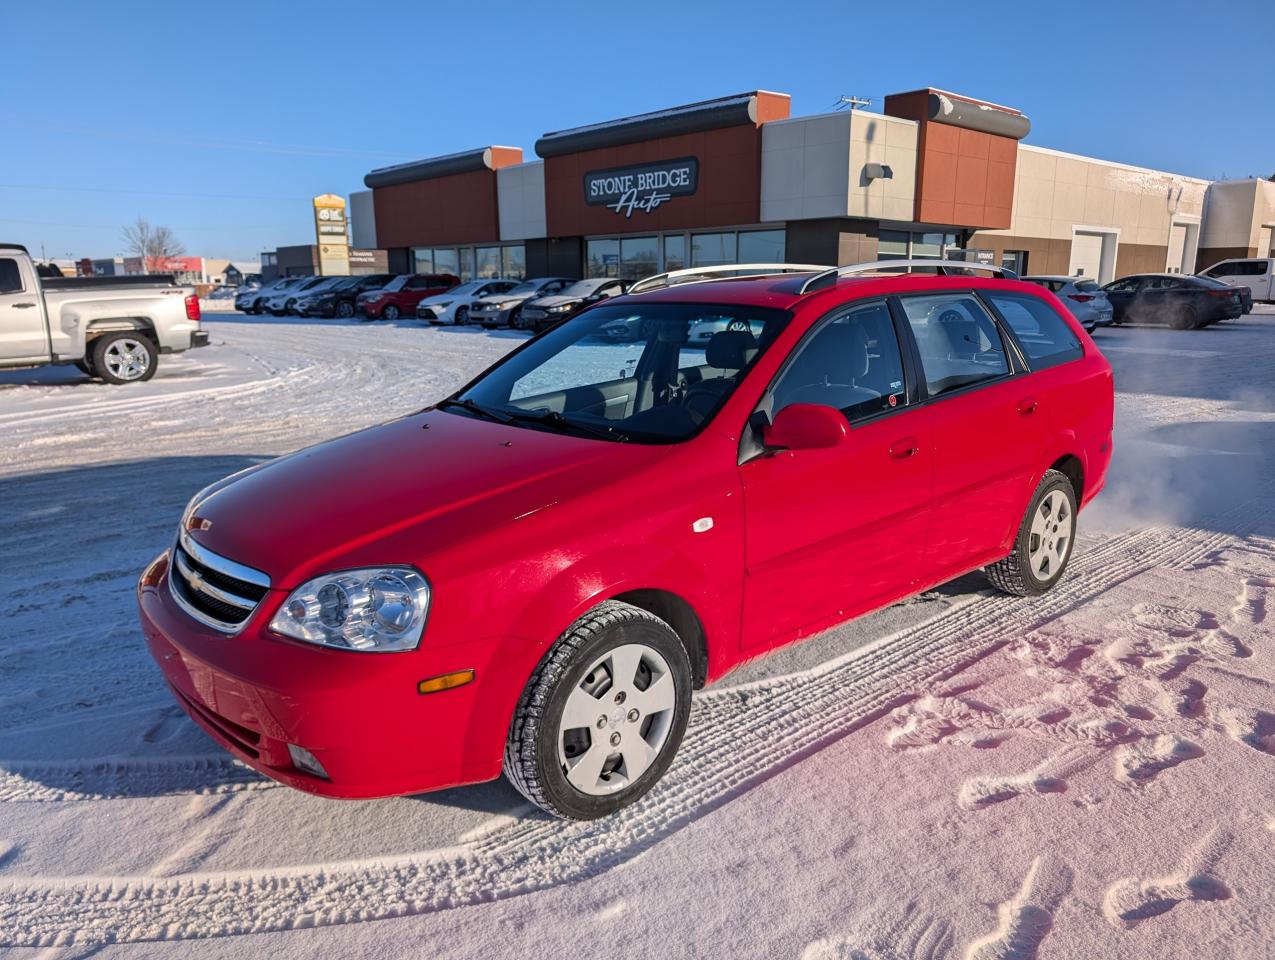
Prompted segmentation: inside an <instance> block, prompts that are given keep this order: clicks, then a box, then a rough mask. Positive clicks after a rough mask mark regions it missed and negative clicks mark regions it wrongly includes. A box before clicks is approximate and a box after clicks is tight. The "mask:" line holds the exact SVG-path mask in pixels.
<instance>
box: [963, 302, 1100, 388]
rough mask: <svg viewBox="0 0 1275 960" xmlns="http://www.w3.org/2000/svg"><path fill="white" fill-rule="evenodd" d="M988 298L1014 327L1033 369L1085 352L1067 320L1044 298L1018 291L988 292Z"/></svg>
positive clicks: (1064, 361) (1072, 358)
mask: <svg viewBox="0 0 1275 960" xmlns="http://www.w3.org/2000/svg"><path fill="white" fill-rule="evenodd" d="M987 299H988V300H990V301H991V303H992V306H994V307H995V308H996V309H997V310H998V311H1000V315H1001V316H1002V317H1003V318H1004V320H1005V322H1006V323H1008V324H1009V328H1010V329H1011V330H1013V331H1014V336H1015V337H1017V338H1018V342H1019V344H1020V345H1021V346H1022V348H1023V352H1024V353H1025V354H1027V359H1028V361H1029V362H1030V363H1031V366H1032V369H1033V370H1039V369H1040V368H1042V367H1051V366H1053V365H1054V364H1057V363H1066V362H1067V361H1068V360H1076V359H1079V358H1080V357H1082V356H1084V350H1083V349H1082V348H1081V346H1080V340H1079V338H1078V337H1077V336H1076V334H1075V333H1074V332H1073V331H1072V329H1071V327H1070V326H1069V325H1068V323H1067V321H1065V320H1064V319H1063V318H1062V317H1060V316H1059V315H1058V314H1057V313H1055V312H1054V309H1053V308H1052V307H1051V306H1050V305H1049V304H1047V303H1046V302H1045V301H1044V300H1039V299H1037V298H1036V297H1031V296H1026V295H1024V294H1018V293H988V294H987Z"/></svg>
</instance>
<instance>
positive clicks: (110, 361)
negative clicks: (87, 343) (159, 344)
mask: <svg viewBox="0 0 1275 960" xmlns="http://www.w3.org/2000/svg"><path fill="white" fill-rule="evenodd" d="M158 352H159V351H157V350H156V349H155V344H154V343H152V342H151V340H150V339H149V338H147V337H145V336H143V335H142V334H140V333H135V332H133V331H121V332H119V333H107V334H103V335H102V336H100V337H98V338H97V340H95V341H94V342H93V370H94V373H95V374H96V375H97V376H99V377H101V378H102V379H103V380H105V381H106V382H107V383H142V382H144V381H146V380H149V379H150V378H151V377H153V376H155V360H156V355H157V354H158Z"/></svg>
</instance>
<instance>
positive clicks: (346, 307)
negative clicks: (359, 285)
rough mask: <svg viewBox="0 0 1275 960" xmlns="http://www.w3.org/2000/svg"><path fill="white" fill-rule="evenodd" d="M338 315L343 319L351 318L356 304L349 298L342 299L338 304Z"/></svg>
mask: <svg viewBox="0 0 1275 960" xmlns="http://www.w3.org/2000/svg"><path fill="white" fill-rule="evenodd" d="M336 315H337V317H339V318H340V319H342V320H349V319H350V318H351V317H352V316H354V304H352V303H350V301H349V300H342V301H341V302H340V303H338V304H337V305H336Z"/></svg>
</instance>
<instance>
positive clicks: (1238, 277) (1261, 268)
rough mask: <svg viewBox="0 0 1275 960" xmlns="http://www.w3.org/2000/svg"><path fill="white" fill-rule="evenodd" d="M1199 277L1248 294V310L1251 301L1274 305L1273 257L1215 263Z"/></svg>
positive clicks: (1274, 269) (1274, 268) (1250, 307)
mask: <svg viewBox="0 0 1275 960" xmlns="http://www.w3.org/2000/svg"><path fill="white" fill-rule="evenodd" d="M1200 276H1202V277H1210V278H1211V279H1213V280H1217V281H1219V282H1220V283H1225V284H1226V285H1227V286H1230V287H1235V288H1237V289H1241V290H1247V291H1248V293H1249V298H1250V300H1249V309H1248V310H1245V311H1244V312H1245V313H1248V312H1249V311H1250V310H1252V309H1253V308H1252V301H1254V300H1256V301H1257V302H1258V303H1275V257H1248V258H1243V259H1237V260H1223V261H1221V262H1220V263H1215V264H1213V266H1211V267H1209V268H1208V269H1207V270H1204V271H1201V273H1200Z"/></svg>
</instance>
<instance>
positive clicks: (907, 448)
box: [890, 437, 921, 460]
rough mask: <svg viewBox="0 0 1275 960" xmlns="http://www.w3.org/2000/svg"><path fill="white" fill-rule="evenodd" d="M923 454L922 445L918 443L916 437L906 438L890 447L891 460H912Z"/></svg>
mask: <svg viewBox="0 0 1275 960" xmlns="http://www.w3.org/2000/svg"><path fill="white" fill-rule="evenodd" d="M920 452H921V447H920V444H918V443H917V442H916V437H904V438H903V439H902V440H896V441H894V443H893V444H891V446H890V459H891V460H910V459H912V458H913V457H915V456H916V455H917V454H918V453H920Z"/></svg>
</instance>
